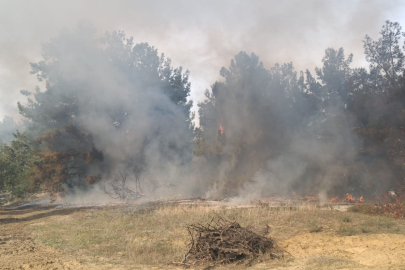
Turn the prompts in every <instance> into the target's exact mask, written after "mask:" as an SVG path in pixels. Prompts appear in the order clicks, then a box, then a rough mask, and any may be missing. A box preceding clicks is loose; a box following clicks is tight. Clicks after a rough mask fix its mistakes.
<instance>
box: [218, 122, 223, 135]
mask: <svg viewBox="0 0 405 270" xmlns="http://www.w3.org/2000/svg"><path fill="white" fill-rule="evenodd" d="M219 132H220V133H221V135H224V128H223V126H222V125H221V124H219Z"/></svg>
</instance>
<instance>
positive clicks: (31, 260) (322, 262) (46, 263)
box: [0, 207, 405, 270]
mask: <svg viewBox="0 0 405 270" xmlns="http://www.w3.org/2000/svg"><path fill="white" fill-rule="evenodd" d="M86 211H88V210H86V209H80V208H62V209H53V208H52V209H51V208H46V207H30V208H27V209H18V210H14V209H10V208H6V207H0V269H79V270H80V269H183V268H179V267H177V266H171V265H156V266H145V265H143V266H142V265H131V264H127V265H126V266H124V267H123V266H119V267H117V266H116V265H115V264H114V263H112V262H111V260H110V261H109V260H105V261H104V262H103V258H99V259H98V260H97V262H95V261H94V260H92V259H91V258H86V256H82V255H80V252H76V253H75V252H67V251H66V250H62V249H58V248H55V247H52V246H50V245H45V244H44V243H42V242H41V241H38V240H35V239H34V237H33V235H32V232H31V231H30V230H29V229H28V228H29V227H30V226H37V225H38V224H47V223H58V222H59V223H63V222H65V220H67V218H69V217H70V216H72V215H78V213H81V214H85V213H87V212H86ZM85 215H87V214H85ZM278 245H279V246H280V247H281V248H282V249H284V250H285V251H286V252H288V253H289V254H291V258H290V259H289V260H284V261H280V262H277V261H276V262H272V263H268V262H267V263H266V262H259V263H257V264H255V265H253V266H252V267H251V269H405V235H403V234H387V233H380V234H361V235H352V236H339V235H336V234H331V233H329V232H320V233H298V234H297V235H296V236H293V237H291V238H289V239H287V240H283V241H280V242H279V243H278ZM87 257H89V256H88V255H87ZM243 268H244V267H242V268H239V267H237V269H243ZM219 269H235V268H234V267H233V266H231V267H220V268H219Z"/></svg>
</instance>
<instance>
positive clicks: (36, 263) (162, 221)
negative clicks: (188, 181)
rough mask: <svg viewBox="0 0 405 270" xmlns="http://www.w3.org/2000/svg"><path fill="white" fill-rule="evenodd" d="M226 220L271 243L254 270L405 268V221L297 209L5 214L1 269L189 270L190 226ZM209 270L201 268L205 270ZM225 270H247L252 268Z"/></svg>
mask: <svg viewBox="0 0 405 270" xmlns="http://www.w3.org/2000/svg"><path fill="white" fill-rule="evenodd" d="M216 215H220V216H223V217H225V218H227V219H230V220H235V221H237V222H239V223H240V224H241V225H242V226H245V227H249V228H250V229H251V230H253V231H256V232H259V233H263V232H265V229H266V228H267V226H268V227H270V230H269V231H268V232H267V231H266V232H265V233H266V236H268V237H272V238H273V239H274V240H275V241H276V243H277V245H278V247H279V248H281V249H282V250H284V251H285V256H284V257H283V258H279V259H275V260H272V259H270V258H269V257H267V256H266V255H263V256H261V257H260V258H258V259H257V261H256V263H255V264H253V265H252V266H250V268H251V269H405V220H398V219H391V218H387V217H379V216H369V215H364V214H360V213H352V212H339V211H332V210H331V211H329V210H319V209H318V208H316V207H315V206H314V205H312V204H302V205H299V206H297V207H277V208H271V207H245V208H237V207H235V208H229V207H225V206H203V205H198V204H197V205H192V206H190V205H175V204H174V205H160V206H155V207H150V208H143V209H138V208H137V207H134V206H131V207H128V206H116V207H102V208H91V209H85V208H59V209H55V208H46V207H33V208H28V209H25V210H24V209H21V210H10V209H7V208H4V207H3V208H1V209H0V238H1V239H0V244H1V245H0V269H182V267H181V266H180V265H179V264H177V263H179V262H181V261H182V258H183V256H184V254H185V252H186V251H187V243H188V241H189V236H188V233H187V230H186V226H187V225H188V224H193V223H207V222H209V221H210V220H211V219H212V217H214V216H216ZM204 267H206V266H195V267H194V268H196V269H204ZM217 268H218V269H245V268H247V266H246V265H245V264H243V263H242V264H233V265H231V266H220V267H217Z"/></svg>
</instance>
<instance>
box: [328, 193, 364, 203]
mask: <svg viewBox="0 0 405 270" xmlns="http://www.w3.org/2000/svg"><path fill="white" fill-rule="evenodd" d="M357 201H358V202H359V203H362V202H364V198H363V196H360V197H359V198H357ZM329 202H347V203H354V202H356V198H355V197H353V195H351V194H350V193H346V195H345V197H344V198H342V199H340V198H339V197H334V198H332V199H330V200H329Z"/></svg>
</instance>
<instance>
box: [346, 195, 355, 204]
mask: <svg viewBox="0 0 405 270" xmlns="http://www.w3.org/2000/svg"><path fill="white" fill-rule="evenodd" d="M345 202H349V203H354V202H355V199H354V197H353V196H352V194H349V193H346V195H345Z"/></svg>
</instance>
